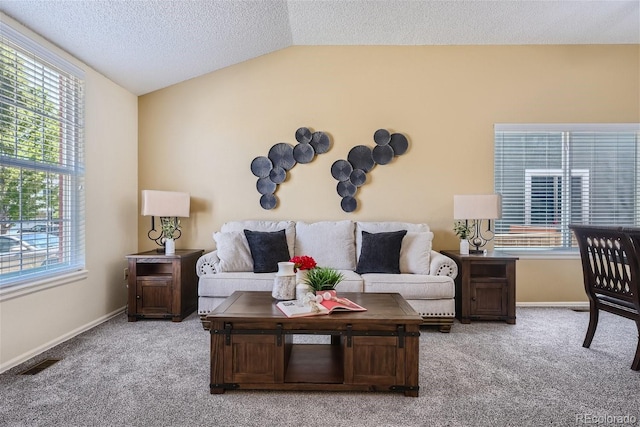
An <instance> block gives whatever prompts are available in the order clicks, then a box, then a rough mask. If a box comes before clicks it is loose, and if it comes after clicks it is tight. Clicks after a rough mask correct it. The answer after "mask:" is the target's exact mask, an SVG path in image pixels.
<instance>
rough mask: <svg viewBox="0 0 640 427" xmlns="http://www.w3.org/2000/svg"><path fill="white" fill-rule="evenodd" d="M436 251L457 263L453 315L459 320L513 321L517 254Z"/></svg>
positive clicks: (514, 315) (514, 319) (514, 321)
mask: <svg viewBox="0 0 640 427" xmlns="http://www.w3.org/2000/svg"><path fill="white" fill-rule="evenodd" d="M440 252H441V253H442V254H444V255H446V256H448V257H450V258H452V259H453V260H454V261H455V262H456V264H457V265H458V270H459V271H458V276H457V277H456V280H455V283H456V317H457V318H458V319H459V320H460V323H471V320H504V321H506V322H507V323H508V324H512V325H513V324H515V323H516V261H517V260H518V258H517V257H513V256H509V255H506V254H501V253H497V252H488V253H487V254H486V255H483V254H477V255H476V254H470V255H460V252H459V251H440Z"/></svg>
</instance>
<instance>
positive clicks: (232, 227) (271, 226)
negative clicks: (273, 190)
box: [220, 220, 296, 265]
mask: <svg viewBox="0 0 640 427" xmlns="http://www.w3.org/2000/svg"><path fill="white" fill-rule="evenodd" d="M245 229H246V230H251V231H268V232H273V231H280V230H284V234H285V236H286V237H287V246H288V249H289V255H290V256H291V257H293V246H294V244H295V240H296V225H295V222H293V221H260V220H247V221H230V222H227V223H224V224H222V227H220V231H222V232H228V231H239V232H244V230H245ZM248 245H249V244H248V243H247V247H249V246H248ZM252 265H253V264H252Z"/></svg>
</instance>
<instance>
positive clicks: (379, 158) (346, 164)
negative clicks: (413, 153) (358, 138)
mask: <svg viewBox="0 0 640 427" xmlns="http://www.w3.org/2000/svg"><path fill="white" fill-rule="evenodd" d="M373 141H374V142H375V143H376V146H375V147H374V148H373V149H371V148H369V147H367V146H366V145H356V146H355V147H353V148H352V149H351V150H350V151H349V154H348V155H347V160H343V159H341V160H336V161H335V162H334V163H333V165H331V176H333V178H334V179H336V180H337V181H338V185H337V187H336V190H337V192H338V195H339V196H340V197H342V200H341V202H340V207H341V208H342V210H343V211H345V212H353V211H355V210H356V209H357V208H358V200H357V199H356V198H355V195H356V192H357V191H358V188H359V187H361V186H362V185H364V184H365V183H366V182H367V173H368V172H370V171H371V170H372V169H373V168H374V167H375V165H386V164H388V163H391V161H393V159H394V158H395V157H397V156H400V155H402V154H404V153H406V152H407V150H408V149H409V141H408V140H407V137H406V136H404V135H403V134H401V133H393V134H392V133H390V132H389V131H388V130H386V129H378V130H377V131H375V133H374V134H373Z"/></svg>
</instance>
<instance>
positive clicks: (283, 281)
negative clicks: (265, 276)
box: [271, 262, 296, 300]
mask: <svg viewBox="0 0 640 427" xmlns="http://www.w3.org/2000/svg"><path fill="white" fill-rule="evenodd" d="M294 266H295V264H294V263H292V262H279V263H278V272H277V273H276V277H275V278H274V279H273V290H272V291H271V296H272V297H274V298H275V299H277V300H292V299H295V298H296V273H295V272H294V271H293V268H294Z"/></svg>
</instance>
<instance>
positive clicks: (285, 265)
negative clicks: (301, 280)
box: [276, 261, 296, 276]
mask: <svg viewBox="0 0 640 427" xmlns="http://www.w3.org/2000/svg"><path fill="white" fill-rule="evenodd" d="M294 267H295V264H294V263H292V262H288V261H287V262H279V263H278V272H277V273H276V276H295V275H296V273H295V272H294V271H293V269H294Z"/></svg>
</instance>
